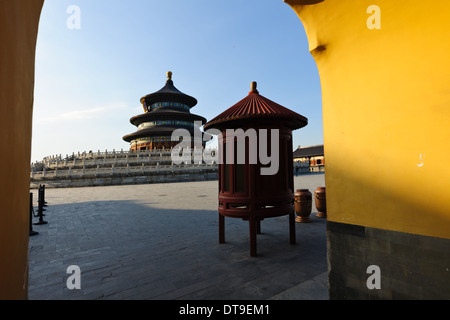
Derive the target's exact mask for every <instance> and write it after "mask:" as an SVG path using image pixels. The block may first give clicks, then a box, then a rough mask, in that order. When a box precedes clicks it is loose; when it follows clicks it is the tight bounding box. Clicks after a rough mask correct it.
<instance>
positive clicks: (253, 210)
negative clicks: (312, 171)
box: [204, 82, 308, 256]
mask: <svg viewBox="0 0 450 320" xmlns="http://www.w3.org/2000/svg"><path fill="white" fill-rule="evenodd" d="M251 87H252V89H251V91H250V92H249V94H248V96H247V97H245V98H244V99H242V100H241V101H239V102H238V103H236V104H235V105H234V106H232V107H231V108H229V109H228V110H226V111H225V112H223V113H221V114H220V115H218V116H217V117H215V118H214V119H212V120H211V121H209V122H208V123H206V124H205V126H204V130H207V129H216V130H219V131H220V132H221V134H220V135H219V141H218V143H219V157H220V159H219V242H220V243H224V242H225V220H224V219H225V218H224V217H233V218H241V219H244V220H248V221H249V229H250V255H251V256H256V234H257V233H260V222H261V221H262V220H263V219H265V218H271V217H278V216H284V215H288V216H289V233H290V243H291V244H295V213H294V178H293V156H292V155H293V147H292V131H293V130H295V129H299V128H302V127H304V126H306V125H307V124H308V119H307V118H305V117H303V116H301V115H299V114H297V113H295V112H293V111H291V110H289V109H287V108H285V107H283V106H281V105H279V104H277V103H275V102H273V101H271V100H269V99H267V98H265V97H263V96H261V95H260V94H259V93H258V90H257V89H256V82H252V86H251ZM269 155H270V157H268V156H269ZM268 159H270V160H271V161H272V163H268ZM243 160H245V161H243ZM275 162H277V163H278V166H277V163H275ZM271 168H272V170H271ZM273 169H275V170H273ZM264 172H265V173H264Z"/></svg>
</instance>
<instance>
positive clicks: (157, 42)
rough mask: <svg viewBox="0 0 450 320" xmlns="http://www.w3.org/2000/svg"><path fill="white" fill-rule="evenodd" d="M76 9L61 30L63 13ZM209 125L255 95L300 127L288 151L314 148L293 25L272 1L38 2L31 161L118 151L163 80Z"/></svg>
mask: <svg viewBox="0 0 450 320" xmlns="http://www.w3.org/2000/svg"><path fill="white" fill-rule="evenodd" d="M71 5H77V6H78V7H79V8H80V21H81V24H80V26H81V28H80V29H69V28H68V27H67V24H66V22H67V20H68V19H69V18H70V17H71V14H69V13H67V8H68V7H69V6H71ZM169 70H170V71H172V72H173V81H174V84H175V86H176V87H177V88H178V89H179V90H180V91H182V92H184V93H186V94H189V95H191V96H194V97H195V98H196V99H197V100H198V104H197V106H195V107H194V108H193V109H192V110H191V112H192V113H195V114H199V115H202V116H203V117H205V118H206V119H207V120H210V119H212V118H213V117H215V116H216V115H218V114H219V113H221V112H222V111H224V110H226V109H228V108H229V107H231V106H232V105H234V104H235V103H236V102H238V101H239V100H241V99H242V98H244V97H245V96H247V94H248V92H249V90H250V83H251V81H257V82H258V90H259V92H260V94H261V95H263V96H265V97H267V98H269V99H271V100H273V101H275V102H277V103H279V104H281V105H283V106H285V107H287V108H289V109H291V110H294V111H296V112H298V113H300V114H301V115H303V116H305V117H307V118H308V119H309V124H308V126H307V127H305V128H303V129H299V130H296V131H294V148H296V146H297V145H302V146H308V145H317V144H322V143H323V134H322V131H323V128H322V99H321V89H320V81H319V76H318V71H317V67H316V64H315V62H314V60H313V58H312V57H311V55H310V53H309V51H308V41H307V38H306V34H305V31H304V29H303V25H302V24H301V22H300V20H299V19H298V17H297V15H296V14H295V13H294V11H293V10H292V9H291V8H290V7H289V6H288V5H287V4H285V3H284V2H283V1H282V0H226V1H224V0H222V1H219V0H189V1H187V0H127V1H125V0H95V1H92V0H71V1H65V0H45V4H44V8H43V11H42V15H41V21H40V27H39V35H38V43H37V52H36V85H35V104H34V116H33V144H32V159H31V160H32V161H38V160H42V158H43V157H45V156H49V155H55V154H61V155H62V156H63V157H65V155H66V154H69V155H71V154H72V152H78V151H80V152H83V151H89V150H92V151H94V152H96V151H97V150H101V151H104V150H105V149H107V150H112V149H115V150H120V149H124V150H128V148H129V145H128V143H126V142H124V141H123V140H122V137H123V136H124V135H126V134H128V133H132V132H134V131H135V129H136V127H134V126H133V125H131V124H130V122H129V119H130V118H131V117H132V116H135V115H138V114H141V113H143V109H142V106H141V104H140V102H139V99H140V98H141V97H142V96H144V95H146V94H149V93H152V92H154V91H157V90H159V89H160V88H162V87H163V86H164V84H165V81H166V72H167V71H169Z"/></svg>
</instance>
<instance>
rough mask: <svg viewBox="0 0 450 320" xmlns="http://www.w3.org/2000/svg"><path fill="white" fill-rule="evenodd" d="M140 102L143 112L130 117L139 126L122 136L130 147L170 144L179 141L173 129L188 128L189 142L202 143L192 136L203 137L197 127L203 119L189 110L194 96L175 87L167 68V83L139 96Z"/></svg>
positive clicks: (163, 146) (133, 149)
mask: <svg viewBox="0 0 450 320" xmlns="http://www.w3.org/2000/svg"><path fill="white" fill-rule="evenodd" d="M141 103H142V106H143V107H144V111H145V113H144V114H141V115H137V116H135V117H132V118H131V119H130V122H131V124H133V125H134V126H136V127H137V129H138V130H137V131H136V132H134V133H131V134H128V135H126V136H124V137H123V140H125V141H126V142H129V143H130V151H143V150H152V149H170V148H173V147H175V146H176V145H177V144H179V143H180V141H178V140H176V141H172V133H173V131H174V130H176V129H186V130H187V131H189V133H190V135H191V139H192V140H191V143H192V146H194V143H197V144H195V145H201V146H202V147H204V144H205V143H204V142H203V141H195V140H194V139H201V140H202V134H201V132H200V127H201V126H203V125H204V124H205V123H206V119H205V118H203V117H201V116H198V115H195V114H192V113H191V111H190V109H191V108H192V107H194V106H195V105H196V104H197V100H196V99H195V98H193V97H191V96H189V95H187V94H184V93H183V92H181V91H179V90H178V89H177V88H175V86H174V85H173V81H172V72H170V71H169V72H167V82H166V85H165V86H164V87H163V88H161V89H160V90H159V91H156V92H154V93H151V94H148V95H146V96H144V97H142V98H141ZM196 131H197V132H196ZM197 137H198V138H197Z"/></svg>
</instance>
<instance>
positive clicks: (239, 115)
mask: <svg viewBox="0 0 450 320" xmlns="http://www.w3.org/2000/svg"><path fill="white" fill-rule="evenodd" d="M257 118H266V119H267V118H273V119H282V120H286V122H285V124H286V126H287V127H290V128H291V129H292V130H295V129H299V128H302V127H304V126H306V125H307V124H308V119H307V118H305V117H303V116H302V115H300V114H298V113H296V112H294V111H292V110H289V109H288V108H285V107H283V106H281V105H279V104H278V103H276V102H273V101H271V100H269V99H267V98H266V97H263V96H262V95H260V94H259V92H258V90H256V82H252V90H251V91H250V92H249V94H248V96H247V97H245V98H244V99H242V100H241V101H239V102H238V103H236V104H235V105H233V106H232V107H230V108H229V109H227V110H226V111H224V112H222V113H221V114H219V115H218V116H217V117H215V118H214V119H212V120H210V121H209V122H208V123H206V124H205V126H204V129H208V128H217V127H224V126H226V124H225V123H226V122H230V121H236V120H242V119H257Z"/></svg>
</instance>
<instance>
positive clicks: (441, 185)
mask: <svg viewBox="0 0 450 320" xmlns="http://www.w3.org/2000/svg"><path fill="white" fill-rule="evenodd" d="M285 2H286V3H288V4H289V5H290V6H291V7H292V8H293V9H294V11H295V12H296V13H297V14H298V16H299V18H300V19H301V21H302V23H303V25H304V27H305V31H306V33H307V36H308V41H309V46H310V50H311V54H312V55H313V57H314V59H315V61H316V63H317V66H318V70H319V73H320V79H321V86H322V92H323V122H324V144H325V159H326V187H327V209H328V219H329V220H331V221H336V222H343V223H349V224H357V225H363V226H368V227H374V228H381V229H388V230H394V231H401V232H407V233H414V234H421V235H428V236H435V237H442V238H450V38H449V35H450V19H449V16H448V14H449V12H450V1H448V0H436V1H427V2H424V1H419V0H408V1H392V0H370V1H366V0H358V1H355V0H324V1H320V0H285ZM370 5H377V6H378V7H379V9H380V11H379V12H380V16H379V17H380V20H379V21H380V27H381V28H380V29H369V28H368V25H367V20H368V19H369V18H370V17H374V16H373V13H374V12H373V11H370V13H367V9H368V7H369V6H370Z"/></svg>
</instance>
